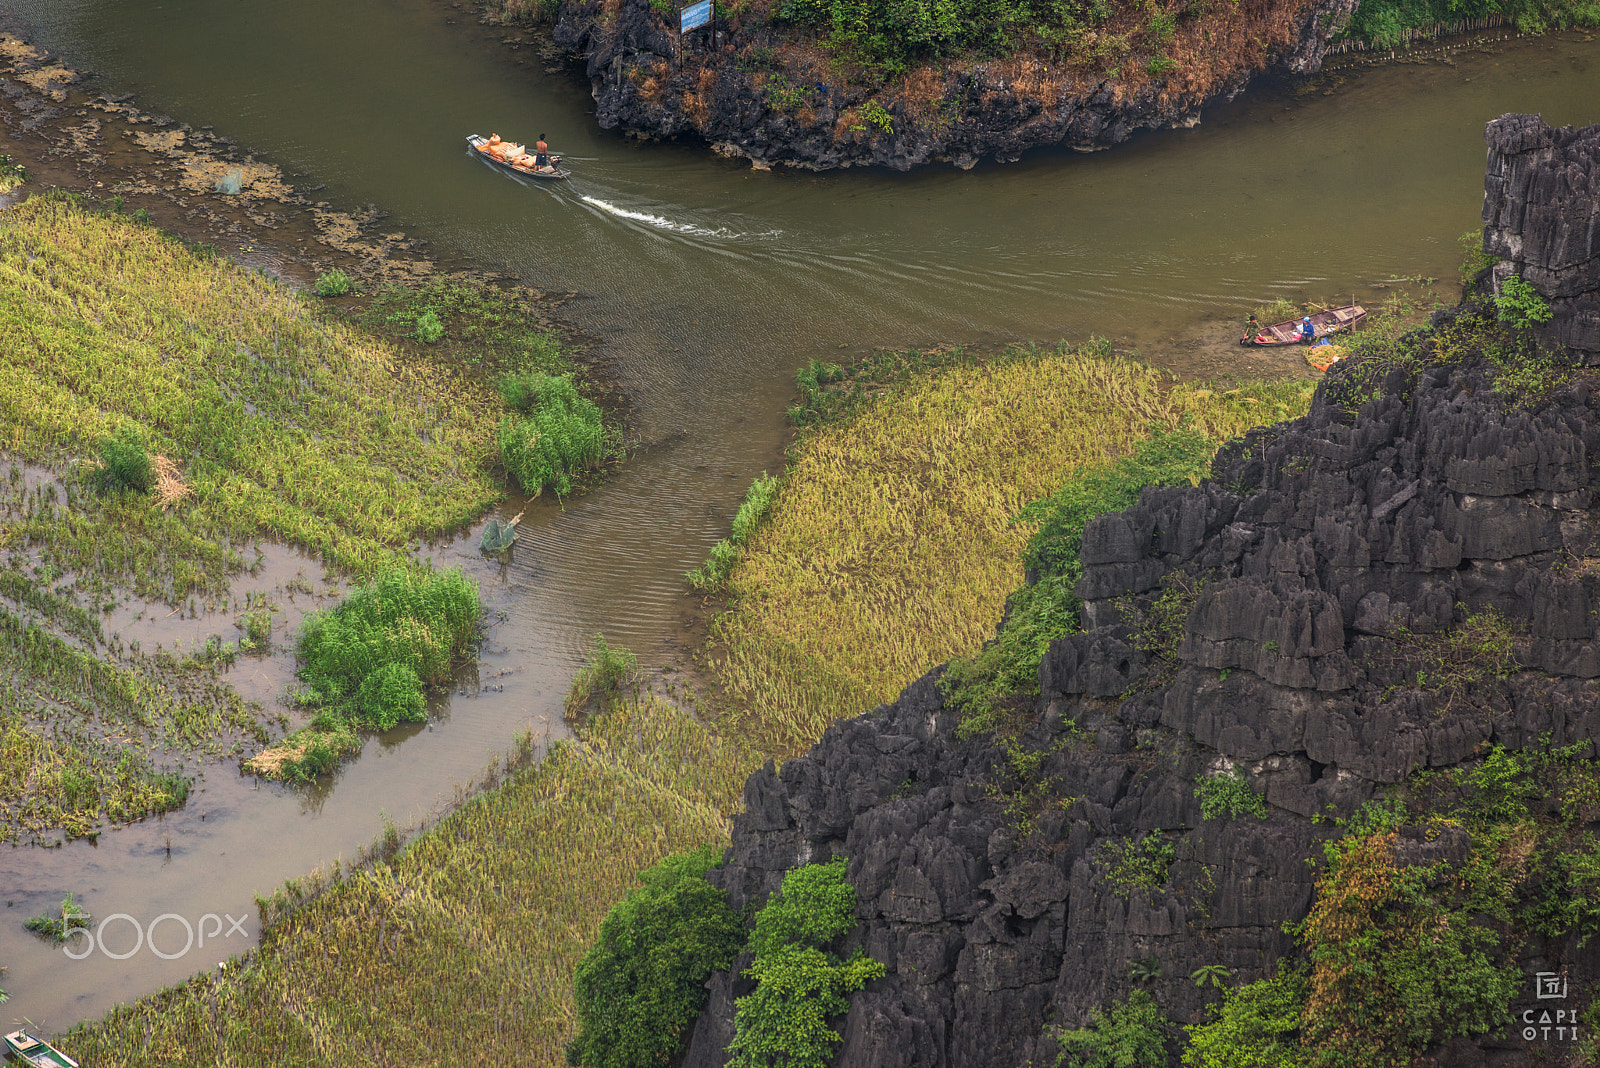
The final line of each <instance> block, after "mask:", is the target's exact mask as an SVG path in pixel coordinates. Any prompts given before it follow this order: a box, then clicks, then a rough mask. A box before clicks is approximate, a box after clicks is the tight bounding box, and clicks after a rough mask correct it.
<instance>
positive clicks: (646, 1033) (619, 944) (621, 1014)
mask: <svg viewBox="0 0 1600 1068" xmlns="http://www.w3.org/2000/svg"><path fill="white" fill-rule="evenodd" d="M721 858H722V847H721V846H719V845H717V844H716V843H707V844H705V845H703V846H701V847H700V848H699V849H697V850H695V851H694V852H693V853H678V854H674V855H672V856H669V857H667V858H665V859H664V860H662V861H661V863H659V864H657V865H656V866H655V867H653V868H650V869H649V870H647V871H644V872H641V873H640V875H639V881H640V882H641V883H643V884H644V885H643V886H642V887H640V888H639V889H636V890H631V891H629V893H628V895H627V896H626V897H624V898H623V899H622V900H621V901H619V902H618V903H617V904H616V905H614V906H613V907H612V909H611V911H610V912H609V913H607V914H606V918H605V922H604V923H603V924H601V926H600V934H599V937H597V938H596V939H595V943H594V945H593V946H592V947H590V949H589V952H588V953H586V954H585V955H584V958H583V960H582V961H581V962H580V963H579V964H578V968H577V972H576V973H575V974H574V976H573V994H574V997H575V1000H576V1001H577V1007H578V1034H577V1037H575V1038H574V1039H573V1040H572V1041H571V1043H569V1044H568V1046H567V1063H568V1064H572V1065H582V1066H583V1068H658V1066H662V1065H667V1064H670V1063H671V1062H672V1060H673V1058H675V1057H676V1056H677V1055H678V1052H679V1051H680V1050H681V1049H682V1047H683V1042H684V1039H685V1037H686V1036H687V1034H688V1031H689V1028H690V1027H692V1026H693V1025H694V1021H695V1018H696V1017H697V1016H699V1015H700V1010H701V1009H702V1008H704V1007H705V1002H706V997H707V992H706V989H705V981H706V979H707V978H708V977H709V976H710V975H711V973H712V972H713V971H718V970H721V969H725V968H728V967H731V966H732V964H733V960H734V957H736V956H737V955H738V953H739V950H740V949H742V948H743V946H744V940H745V930H744V924H743V923H741V922H740V919H739V915H738V914H737V913H735V912H734V911H733V910H732V909H730V908H729V907H728V901H727V896H726V895H725V894H724V893H723V892H722V891H721V890H718V889H717V888H716V887H714V886H712V885H711V884H710V883H708V882H706V880H705V874H706V872H708V871H710V870H711V869H712V868H714V867H716V866H717V864H718V863H719V862H720V861H721Z"/></svg>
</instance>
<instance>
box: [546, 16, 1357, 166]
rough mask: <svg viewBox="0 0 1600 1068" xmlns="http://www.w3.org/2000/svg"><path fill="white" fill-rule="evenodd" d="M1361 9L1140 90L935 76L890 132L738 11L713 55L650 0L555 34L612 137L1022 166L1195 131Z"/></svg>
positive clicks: (929, 74)
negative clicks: (582, 70)
mask: <svg viewBox="0 0 1600 1068" xmlns="http://www.w3.org/2000/svg"><path fill="white" fill-rule="evenodd" d="M1356 3H1357V0H1274V2H1273V3H1270V4H1267V5H1265V7H1264V8H1263V9H1262V12H1261V13H1260V14H1259V17H1256V16H1252V18H1254V19H1255V21H1249V20H1246V21H1239V20H1232V21H1230V22H1228V23H1227V25H1226V27H1223V26H1222V24H1218V27H1217V33H1218V34H1219V36H1216V37H1215V38H1214V39H1213V38H1207V39H1206V40H1205V41H1204V42H1201V41H1199V40H1198V37H1197V39H1196V41H1195V42H1193V45H1194V47H1193V48H1192V49H1191V51H1194V52H1196V53H1197V54H1198V55H1199V56H1202V57H1204V62H1201V61H1199V60H1197V61H1196V62H1194V63H1191V64H1188V65H1187V69H1180V70H1179V71H1177V72H1175V73H1173V74H1171V75H1169V76H1164V77H1159V78H1155V79H1154V80H1150V79H1145V80H1143V81H1141V82H1136V83H1135V84H1134V85H1133V86H1132V87H1130V86H1129V85H1128V84H1125V83H1122V82H1116V81H1108V80H1105V79H1103V78H1101V77H1099V76H1091V75H1085V74H1079V73H1074V72H1072V71H1069V70H1066V69H1063V68H1060V67H1059V66H1057V67H1052V65H1051V64H1050V63H1049V62H1047V61H1046V60H1045V59H1040V58H1037V57H1028V56H1017V57H1010V58H1007V59H1003V60H995V61H987V62H983V63H979V64H973V63H971V62H966V63H964V64H960V65H958V64H955V63H952V64H949V65H946V66H943V67H940V66H930V67H927V68H923V69H921V70H919V71H917V72H914V74H913V75H909V76H907V78H905V79H903V80H902V82H901V83H899V84H898V85H897V86H891V87H890V88H888V89H886V90H885V91H883V92H882V93H879V94H877V96H876V97H875V98H874V103H876V104H878V106H879V107H881V108H883V109H884V112H883V114H884V116H886V118H887V121H888V125H889V128H888V129H885V128H882V127H881V126H879V125H878V124H877V123H874V122H872V121H870V120H869V119H866V118H863V117H862V111H861V108H862V105H864V104H865V103H866V102H867V100H868V93H867V92H866V90H864V89H862V88H860V87H859V86H853V85H849V84H847V83H846V82H845V81H844V80H843V79H841V78H840V77H839V76H838V75H837V74H836V73H834V72H833V71H832V69H831V68H830V66H829V64H828V63H827V61H826V59H827V57H826V56H825V55H823V54H822V53H821V52H820V51H819V50H818V49H817V47H816V46H815V44H814V43H807V42H805V41H803V40H800V39H798V38H792V37H790V36H786V35H784V34H782V33H779V32H778V31H776V30H774V29H773V28H772V27H771V26H765V25H749V26H744V25H741V24H740V22H739V16H737V15H735V16H733V18H732V26H731V27H729V28H725V29H724V30H723V35H722V41H723V47H722V48H721V49H720V50H713V49H712V48H710V47H708V46H709V40H708V37H709V34H708V31H704V30H702V31H695V32H691V33H690V34H686V35H682V36H681V37H680V35H678V34H677V33H675V32H674V28H673V27H669V26H668V24H667V23H666V21H665V20H664V18H663V16H662V15H660V14H658V13H656V12H655V11H653V10H652V9H651V7H650V5H649V3H647V0H621V2H620V3H618V4H603V3H601V2H600V0H565V2H563V3H562V5H561V10H560V16H559V18H558V20H557V23H556V27H555V38H556V41H557V42H558V43H559V44H561V45H562V46H563V47H567V48H571V49H574V50H576V51H579V52H581V53H583V54H584V55H585V56H586V57H587V59H588V75H589V79H590V83H591V85H592V88H593V92H594V99H595V103H596V105H597V107H596V117H597V118H598V120H599V123H600V125H601V127H602V128H604V129H615V128H618V127H620V128H622V129H624V130H627V131H630V132H633V133H637V134H640V135H644V136H649V137H657V138H669V137H677V136H681V135H685V134H688V135H694V136H698V137H702V138H704V139H706V140H707V141H710V142H712V144H713V147H714V148H715V149H716V150H717V151H718V152H720V153H722V154H724V155H729V156H736V157H746V158H749V159H750V160H751V161H752V162H753V163H755V164H756V165H757V166H761V167H767V166H770V165H771V164H773V163H779V162H781V163H789V164H793V165H796V166H801V167H806V168H811V169H816V170H828V169H831V168H834V167H849V166H857V165H877V166H885V167H892V168H895V169H896V170H909V169H911V168H912V167H917V166H921V165H923V164H927V163H932V162H938V161H946V162H953V163H955V164H956V165H957V166H960V167H971V166H973V165H974V164H975V163H976V162H977V161H978V160H979V159H981V158H983V157H986V156H988V157H992V158H994V159H996V160H999V161H1001V162H1012V161H1015V160H1016V159H1018V158H1019V157H1020V156H1021V154H1022V152H1023V151H1024V150H1026V149H1029V148H1033V147H1036V146H1041V145H1064V146H1067V147H1070V148H1075V149H1081V150H1085V151H1089V150H1094V149H1101V148H1108V147H1110V146H1112V145H1116V144H1120V143H1121V142H1123V141H1126V140H1127V139H1128V138H1129V137H1130V136H1132V135H1133V134H1134V133H1136V132H1138V131H1140V130H1150V129H1161V128H1165V127H1169V126H1193V125H1195V124H1196V123H1198V122H1199V121H1200V111H1201V108H1202V107H1204V106H1206V105H1208V104H1211V103H1215V102H1220V101H1226V100H1231V99H1232V98H1233V97H1234V96H1236V95H1237V94H1238V93H1239V92H1240V91H1241V90H1242V89H1244V87H1245V85H1246V84H1247V83H1248V82H1249V81H1250V79H1251V78H1252V77H1254V76H1255V75H1257V74H1260V73H1263V72H1265V71H1267V70H1273V69H1281V70H1288V71H1292V72H1295V73H1301V74H1304V73H1313V72H1315V71H1317V70H1320V69H1321V67H1322V60H1323V57H1324V55H1325V54H1326V52H1327V48H1328V42H1329V40H1330V39H1331V38H1332V36H1333V35H1334V34H1336V33H1337V32H1338V31H1339V29H1341V28H1342V27H1343V26H1344V24H1345V23H1346V22H1348V21H1349V18H1350V15H1351V14H1352V13H1353V12H1354V11H1355V8H1356ZM1236 22H1237V25H1235V23H1236ZM1196 25H1199V24H1198V23H1197V24H1196ZM1184 32H1189V31H1188V30H1187V29H1185V31H1184ZM1193 32H1194V33H1195V34H1197V35H1198V34H1199V33H1200V30H1198V29H1196V30H1194V31H1193ZM1263 45H1266V46H1267V50H1266V51H1265V52H1264V51H1263Z"/></svg>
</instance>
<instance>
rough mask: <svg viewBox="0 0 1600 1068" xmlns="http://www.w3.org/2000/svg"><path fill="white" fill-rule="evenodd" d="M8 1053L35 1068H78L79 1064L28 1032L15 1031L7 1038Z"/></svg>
mask: <svg viewBox="0 0 1600 1068" xmlns="http://www.w3.org/2000/svg"><path fill="white" fill-rule="evenodd" d="M5 1043H6V1052H7V1053H10V1054H11V1055H12V1056H13V1057H15V1058H17V1060H19V1061H21V1062H22V1063H23V1064H31V1065H33V1066H34V1068H78V1062H77V1061H75V1060H73V1059H72V1058H71V1057H69V1056H67V1055H66V1054H65V1053H62V1052H61V1051H60V1050H58V1049H56V1048H55V1047H54V1046H52V1045H51V1044H50V1043H48V1042H46V1041H45V1040H44V1039H42V1038H37V1037H35V1036H33V1035H30V1034H28V1032H26V1031H13V1032H11V1033H10V1034H9V1035H7V1036H6V1037H5Z"/></svg>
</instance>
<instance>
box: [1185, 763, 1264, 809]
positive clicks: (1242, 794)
mask: <svg viewBox="0 0 1600 1068" xmlns="http://www.w3.org/2000/svg"><path fill="white" fill-rule="evenodd" d="M1194 793H1195V796H1196V797H1198V798H1199V799H1200V818H1201V819H1205V820H1218V819H1223V818H1227V819H1230V820H1236V819H1241V818H1243V817H1245V816H1255V817H1256V818H1257V819H1266V818H1267V803H1266V801H1265V800H1263V799H1262V797H1261V795H1260V794H1258V793H1256V792H1255V789H1254V788H1253V787H1251V785H1250V776H1249V775H1246V774H1245V772H1244V769H1242V768H1234V769H1233V770H1232V771H1230V772H1228V773H1227V774H1226V775H1202V776H1201V777H1200V778H1199V780H1198V781H1197V782H1196V783H1195V788H1194Z"/></svg>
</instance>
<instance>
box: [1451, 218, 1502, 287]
mask: <svg viewBox="0 0 1600 1068" xmlns="http://www.w3.org/2000/svg"><path fill="white" fill-rule="evenodd" d="M1456 240H1457V242H1458V243H1459V244H1460V245H1461V284H1462V285H1467V284H1468V283H1470V282H1471V281H1472V280H1473V279H1474V278H1476V277H1478V275H1479V274H1481V273H1483V271H1485V270H1486V269H1488V268H1490V267H1493V266H1494V263H1495V259H1494V257H1493V256H1491V255H1489V253H1487V252H1485V251H1483V231H1481V230H1468V231H1467V232H1466V233H1464V234H1462V235H1461V236H1460V237H1459V238H1457V239H1456Z"/></svg>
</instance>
